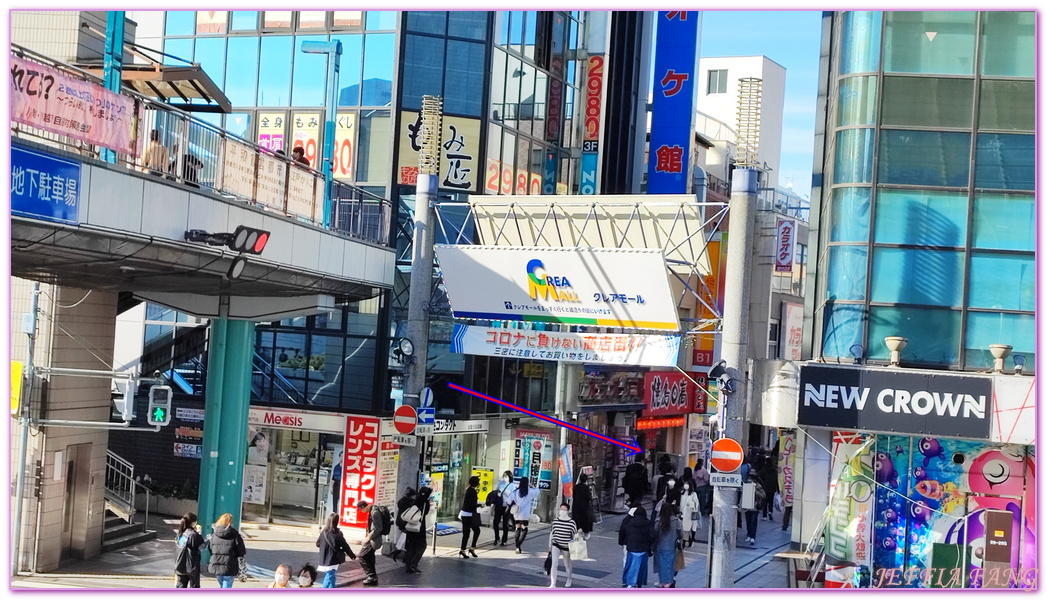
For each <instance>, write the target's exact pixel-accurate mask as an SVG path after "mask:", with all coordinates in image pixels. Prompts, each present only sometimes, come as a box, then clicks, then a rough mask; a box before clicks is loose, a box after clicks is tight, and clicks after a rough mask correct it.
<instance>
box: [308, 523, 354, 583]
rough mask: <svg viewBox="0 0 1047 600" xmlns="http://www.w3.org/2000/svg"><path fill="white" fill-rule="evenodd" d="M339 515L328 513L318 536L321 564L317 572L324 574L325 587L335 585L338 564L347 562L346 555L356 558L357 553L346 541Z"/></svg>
mask: <svg viewBox="0 0 1047 600" xmlns="http://www.w3.org/2000/svg"><path fill="white" fill-rule="evenodd" d="M338 520H339V519H338V515H337V514H335V513H331V514H330V515H327V522H326V523H324V528H323V530H322V531H320V537H318V538H316V547H317V548H319V549H320V566H318V567H317V568H316V570H317V572H319V573H323V574H324V582H323V586H322V587H325V588H333V587H335V582H336V581H337V579H338V565H340V564H342V563H343V562H345V557H346V556H348V557H349V558H351V559H353V560H356V553H354V552H353V550H352V548H350V547H349V543H348V542H346V541H345V535H343V534H342V530H341V529H339V528H338Z"/></svg>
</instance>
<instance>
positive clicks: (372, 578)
mask: <svg viewBox="0 0 1047 600" xmlns="http://www.w3.org/2000/svg"><path fill="white" fill-rule="evenodd" d="M356 510H358V511H360V512H363V513H367V514H368V518H367V537H366V538H365V539H364V544H363V547H362V548H360V552H358V553H357V557H358V558H359V559H360V565H361V566H362V567H363V568H364V573H366V574H367V579H364V585H378V570H377V569H376V568H375V565H374V559H375V554H376V553H377V552H378V549H379V548H381V547H382V515H380V514H378V511H376V510H374V505H373V504H370V503H368V502H367V501H366V500H361V501H359V502H357V503H356Z"/></svg>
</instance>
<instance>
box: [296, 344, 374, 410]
mask: <svg viewBox="0 0 1047 600" xmlns="http://www.w3.org/2000/svg"><path fill="white" fill-rule="evenodd" d="M358 341H359V340H347V339H345V338H343V337H342V336H326V335H317V334H315V333H313V334H310V336H309V357H308V367H309V373H308V382H307V384H306V390H305V393H306V404H309V405H311V406H328V407H332V408H336V407H338V405H339V397H340V396H341V390H340V389H339V388H340V387H341V386H340V384H341V382H340V381H339V379H340V378H341V377H343V376H344V375H345V374H346V373H345V366H344V364H343V357H345V355H346V354H348V352H345V354H343V352H344V351H351V349H349V348H345V347H344V346H343V344H350V343H353V342H358ZM372 342H373V340H372ZM371 358H372V362H371V366H372V370H373V366H374V362H373V359H374V354H373V353H372V354H371ZM344 360H348V357H345V359H344ZM354 383H356V384H358V385H359V384H360V383H361V381H360V380H359V379H358V380H357V381H355V382H354Z"/></svg>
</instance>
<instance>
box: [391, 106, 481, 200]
mask: <svg viewBox="0 0 1047 600" xmlns="http://www.w3.org/2000/svg"><path fill="white" fill-rule="evenodd" d="M421 149H422V114H421V113H419V112H414V111H409V110H405V111H401V112H400V151H399V153H398V155H397V161H396V164H397V166H398V167H399V172H398V173H397V182H398V183H400V184H401V185H415V184H416V183H418V152H419V151H420V150H421ZM479 177H480V120H479V119H465V118H462V117H447V116H445V117H444V118H443V132H442V134H441V136H440V181H439V183H438V185H439V187H440V188H442V189H448V190H454V191H459V192H475V191H477V190H479V189H480V188H479V184H478V181H479Z"/></svg>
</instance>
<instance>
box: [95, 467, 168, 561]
mask: <svg viewBox="0 0 1047 600" xmlns="http://www.w3.org/2000/svg"><path fill="white" fill-rule="evenodd" d="M134 473H135V467H134V465H132V464H131V463H130V462H128V461H126V460H124V459H123V458H121V457H120V456H118V455H117V454H115V453H114V452H112V451H107V452H106V457H105V510H106V514H105V523H104V524H103V526H102V552H110V551H112V550H119V549H120V548H126V547H127V546H133V545H134V544H137V543H139V542H144V541H146V540H151V539H155V538H156V532H155V531H152V530H149V529H148V528H147V526H148V519H149V510H148V503H147V505H146V511H145V518H144V519H142V522H141V523H136V522H135V516H136V513H137V511H136V510H135V493H136V489H135V488H136V486H137V485H138V483H137V482H135V479H134Z"/></svg>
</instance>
